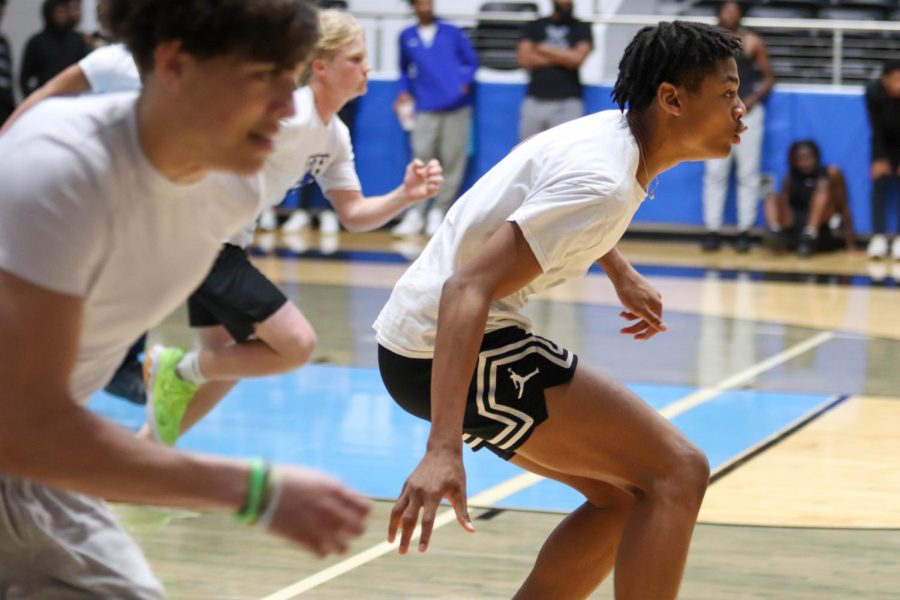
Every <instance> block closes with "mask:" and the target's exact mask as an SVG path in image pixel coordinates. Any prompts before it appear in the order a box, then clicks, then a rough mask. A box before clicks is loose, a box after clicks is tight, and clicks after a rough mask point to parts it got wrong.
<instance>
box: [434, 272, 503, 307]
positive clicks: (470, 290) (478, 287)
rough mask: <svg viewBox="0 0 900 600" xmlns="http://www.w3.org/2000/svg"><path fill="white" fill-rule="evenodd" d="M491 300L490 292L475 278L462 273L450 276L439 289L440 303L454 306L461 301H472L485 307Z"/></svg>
mask: <svg viewBox="0 0 900 600" xmlns="http://www.w3.org/2000/svg"><path fill="white" fill-rule="evenodd" d="M492 298H493V296H492V290H490V289H488V288H487V287H485V286H484V285H482V284H481V283H480V280H479V279H478V278H477V277H472V276H471V275H469V274H467V273H463V272H459V273H455V274H453V275H451V276H450V277H449V278H448V279H447V280H446V281H445V282H444V285H443V286H442V287H441V302H442V303H443V302H444V301H447V302H452V303H454V304H456V303H458V302H462V301H463V300H472V299H474V300H476V301H477V302H478V303H479V304H484V305H485V306H487V305H489V304H490V303H491V300H492Z"/></svg>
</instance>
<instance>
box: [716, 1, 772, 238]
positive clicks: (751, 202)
mask: <svg viewBox="0 0 900 600" xmlns="http://www.w3.org/2000/svg"><path fill="white" fill-rule="evenodd" d="M717 16H718V19H719V27H721V28H722V29H725V30H726V31H730V32H732V33H734V34H735V35H737V36H738V37H740V38H741V41H742V42H743V44H744V51H743V52H742V53H741V54H739V55H738V57H737V65H738V74H739V76H740V79H741V87H740V90H739V93H740V95H741V99H742V100H743V101H744V105H745V106H746V107H747V115H746V116H745V117H744V123H746V125H747V134H746V135H744V136H743V138H742V140H741V144H740V145H739V146H735V147H734V148H732V150H731V154H730V155H728V156H727V157H726V158H722V159H714V160H708V161H706V172H705V174H704V177H703V222H704V225H706V230H707V233H706V237H705V238H704V239H703V249H704V250H705V251H708V252H710V251H714V250H718V249H719V247H720V246H721V245H722V238H721V234H720V230H721V228H722V213H723V211H724V209H725V197H726V196H727V194H728V176H729V175H730V174H731V166H732V164H735V165H736V169H737V173H736V174H737V213H738V214H737V228H738V237H737V240H735V244H734V249H735V250H737V251H738V252H747V251H748V250H750V228H751V227H752V226H753V223H754V222H755V221H756V211H757V202H758V201H759V197H760V176H759V161H760V155H761V153H762V141H763V125H764V123H765V120H766V108H765V106H764V104H763V101H764V100H765V99H766V97H767V96H768V95H769V92H771V91H772V86H773V85H775V77H774V75H773V74H772V65H771V64H770V63H769V54H768V52H767V50H766V43H765V42H764V41H763V39H762V38H761V37H759V36H758V35H756V34H755V33H753V32H751V31H747V30H746V29H743V28H742V27H741V19H742V18H743V16H744V15H743V9H742V8H741V5H740V4H738V3H737V2H723V3H722V4H721V5H719V10H718V13H717Z"/></svg>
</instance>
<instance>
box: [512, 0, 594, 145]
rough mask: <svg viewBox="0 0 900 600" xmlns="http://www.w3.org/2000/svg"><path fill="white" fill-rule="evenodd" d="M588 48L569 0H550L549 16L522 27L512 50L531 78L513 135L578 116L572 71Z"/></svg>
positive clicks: (589, 37) (584, 28) (578, 89)
mask: <svg viewBox="0 0 900 600" xmlns="http://www.w3.org/2000/svg"><path fill="white" fill-rule="evenodd" d="M593 49H594V35H593V32H592V31H591V26H590V25H589V24H588V23H585V22H583V21H579V20H578V19H576V18H575V17H574V15H573V4H572V0H554V1H553V14H552V15H550V16H549V17H544V18H541V19H537V20H535V21H532V22H531V23H528V24H527V25H525V28H524V29H523V31H522V37H521V39H520V40H519V45H518V48H517V51H516V58H517V60H518V62H519V66H520V67H522V68H524V69H528V70H529V71H530V72H531V81H530V83H529V84H528V92H527V95H526V96H525V101H524V102H522V113H521V117H520V121H519V139H520V140H525V139H527V138H529V137H531V136H533V135H534V134H536V133H540V132H541V131H544V130H546V129H550V128H551V127H556V126H557V125H559V124H561V123H565V122H566V121H571V120H572V119H577V118H578V117H581V116H583V115H584V99H583V97H582V85H581V79H580V78H579V76H578V69H579V68H580V67H581V64H582V63H583V62H584V59H586V58H587V55H588V54H590V53H591V50H593Z"/></svg>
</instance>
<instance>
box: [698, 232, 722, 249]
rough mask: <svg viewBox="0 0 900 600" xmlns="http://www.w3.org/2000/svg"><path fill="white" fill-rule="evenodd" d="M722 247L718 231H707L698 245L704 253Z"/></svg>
mask: <svg viewBox="0 0 900 600" xmlns="http://www.w3.org/2000/svg"><path fill="white" fill-rule="evenodd" d="M721 247H722V236H721V235H719V232H718V231H707V232H706V235H705V236H703V241H702V242H701V243H700V248H701V249H702V250H703V251H704V252H715V251H716V250H718V249H719V248H721Z"/></svg>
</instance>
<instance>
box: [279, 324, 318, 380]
mask: <svg viewBox="0 0 900 600" xmlns="http://www.w3.org/2000/svg"><path fill="white" fill-rule="evenodd" d="M317 341H318V340H317V338H316V332H315V331H313V329H312V328H309V329H308V330H304V331H298V332H295V333H294V335H292V336H291V337H290V339H289V340H288V343H287V344H286V345H285V351H284V352H282V353H281V354H282V357H283V358H284V359H285V361H284V362H285V365H284V369H285V371H292V370H294V369H299V368H300V367H302V366H303V365H305V364H306V363H308V362H309V360H310V359H311V358H312V354H313V352H314V351H315V349H316V343H317Z"/></svg>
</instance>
